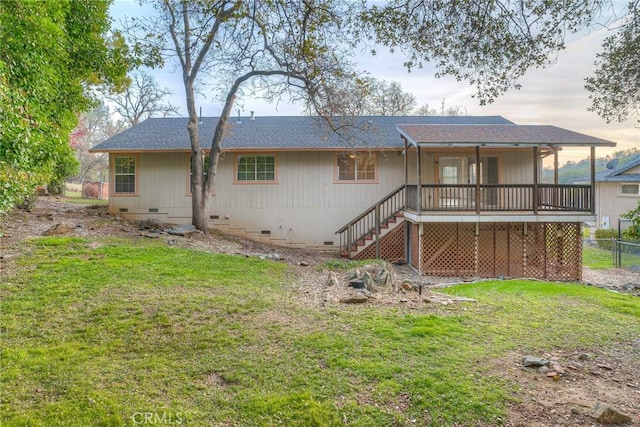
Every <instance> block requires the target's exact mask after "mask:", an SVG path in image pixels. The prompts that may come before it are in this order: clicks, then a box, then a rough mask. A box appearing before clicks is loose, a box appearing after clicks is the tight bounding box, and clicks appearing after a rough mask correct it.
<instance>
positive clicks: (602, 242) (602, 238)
mask: <svg viewBox="0 0 640 427" xmlns="http://www.w3.org/2000/svg"><path fill="white" fill-rule="evenodd" d="M617 238H618V231H617V230H613V229H610V228H609V229H604V228H599V229H597V230H596V242H598V246H599V247H601V248H602V249H607V250H611V248H612V245H611V239H617Z"/></svg>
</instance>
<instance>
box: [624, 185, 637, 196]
mask: <svg viewBox="0 0 640 427" xmlns="http://www.w3.org/2000/svg"><path fill="white" fill-rule="evenodd" d="M638 187H640V184H622V185H621V186H620V193H622V194H628V195H634V196H637V195H638V194H639V193H638V189H639V188H638Z"/></svg>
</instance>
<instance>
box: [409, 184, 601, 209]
mask: <svg viewBox="0 0 640 427" xmlns="http://www.w3.org/2000/svg"><path fill="white" fill-rule="evenodd" d="M537 187H538V191H537V192H534V185H533V184H482V185H480V186H479V189H480V195H479V197H477V196H476V192H477V191H478V187H477V186H476V185H475V184H457V185H447V184H423V185H422V186H421V199H422V206H421V207H420V211H422V212H431V211H472V212H477V211H480V212H492V211H519V212H522V211H525V212H527V211H530V212H538V211H544V212H566V211H573V212H591V206H592V204H593V196H592V192H591V186H590V185H555V184H538V186H537ZM534 196H535V197H534ZM478 202H479V204H480V205H479V209H478V206H477V205H478ZM406 208H408V209H411V210H414V211H417V210H418V186H417V185H414V184H407V188H406Z"/></svg>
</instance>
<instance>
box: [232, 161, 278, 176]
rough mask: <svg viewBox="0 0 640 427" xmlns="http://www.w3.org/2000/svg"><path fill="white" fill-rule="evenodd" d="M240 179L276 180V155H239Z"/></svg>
mask: <svg viewBox="0 0 640 427" xmlns="http://www.w3.org/2000/svg"><path fill="white" fill-rule="evenodd" d="M237 165H238V172H237V178H238V181H242V182H248V181H275V180H276V159H275V156H238V160H237Z"/></svg>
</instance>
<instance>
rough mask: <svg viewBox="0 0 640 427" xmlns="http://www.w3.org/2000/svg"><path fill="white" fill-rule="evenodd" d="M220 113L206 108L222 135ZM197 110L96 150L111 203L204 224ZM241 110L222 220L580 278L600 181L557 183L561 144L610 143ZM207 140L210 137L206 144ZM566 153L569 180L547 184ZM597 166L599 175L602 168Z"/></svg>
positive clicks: (267, 237)
mask: <svg viewBox="0 0 640 427" xmlns="http://www.w3.org/2000/svg"><path fill="white" fill-rule="evenodd" d="M216 123H217V121H216V119H215V118H203V119H201V124H200V125H199V131H200V135H201V141H202V142H203V144H204V143H206V142H207V141H210V138H211V136H212V135H213V129H214V125H215V124H216ZM186 125H187V119H186V118H162V119H148V120H146V121H144V122H142V123H140V124H138V125H136V126H134V127H132V128H130V129H128V130H126V131H124V132H122V133H120V134H118V135H116V136H114V137H112V138H110V139H108V140H107V141H105V142H103V143H101V144H99V145H98V146H96V147H94V149H93V151H94V152H106V153H109V165H110V188H111V194H110V196H109V212H110V213H112V214H118V215H121V216H124V217H127V218H131V219H144V218H149V217H155V218H157V219H159V220H161V221H164V222H171V223H188V222H190V221H191V194H190V145H189V138H188V134H187V127H186ZM333 125H334V128H335V127H337V128H339V129H340V132H337V133H336V132H332V131H330V130H329V126H327V123H326V122H325V121H323V120H321V119H319V118H314V117H303V116H299V117H254V116H252V117H248V118H244V117H243V118H238V119H237V120H236V119H234V120H230V124H229V126H228V129H226V131H225V132H226V134H225V137H224V140H223V142H222V154H221V159H220V163H219V168H218V174H217V177H216V184H215V190H214V194H213V195H212V196H213V197H212V201H211V203H210V208H209V212H208V215H209V218H210V222H209V224H210V226H211V227H212V228H215V229H219V230H222V231H224V232H227V233H231V234H235V235H240V236H244V237H249V238H253V239H255V240H259V241H265V242H270V243H275V244H279V245H286V246H293V247H303V248H314V249H328V250H334V251H336V252H338V251H340V253H341V254H342V255H343V256H348V257H350V258H360V259H362V258H371V257H381V258H385V259H389V260H404V261H406V262H408V263H410V264H411V265H413V266H414V267H415V268H416V269H418V270H419V271H420V272H422V273H425V274H429V275H439V276H484V277H498V276H504V277H540V278H548V279H558V280H577V279H579V278H580V275H581V245H582V242H581V238H580V237H581V234H580V228H581V224H582V223H583V222H585V221H593V220H594V219H595V217H594V209H595V204H594V197H593V195H594V190H593V188H594V183H593V182H592V183H591V185H558V184H557V153H558V151H559V150H561V149H562V147H590V149H591V154H592V158H595V155H594V153H595V147H601V146H605V147H611V146H614V145H615V144H614V143H613V142H610V141H606V140H602V139H598V138H593V137H590V136H587V135H582V134H579V133H576V132H572V131H568V130H565V129H560V128H557V127H553V126H521V125H516V124H514V123H512V122H510V121H509V120H507V119H505V118H503V117H499V116H468V117H415V116H410V117H362V118H359V119H358V120H356V121H354V122H347V121H345V122H344V123H343V122H340V121H339V120H336V121H334V122H333ZM204 149H205V150H206V147H204ZM546 156H554V159H555V164H556V184H541V183H539V176H540V171H541V169H542V167H541V166H542V159H543V158H544V157H546ZM592 175H595V174H592Z"/></svg>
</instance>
